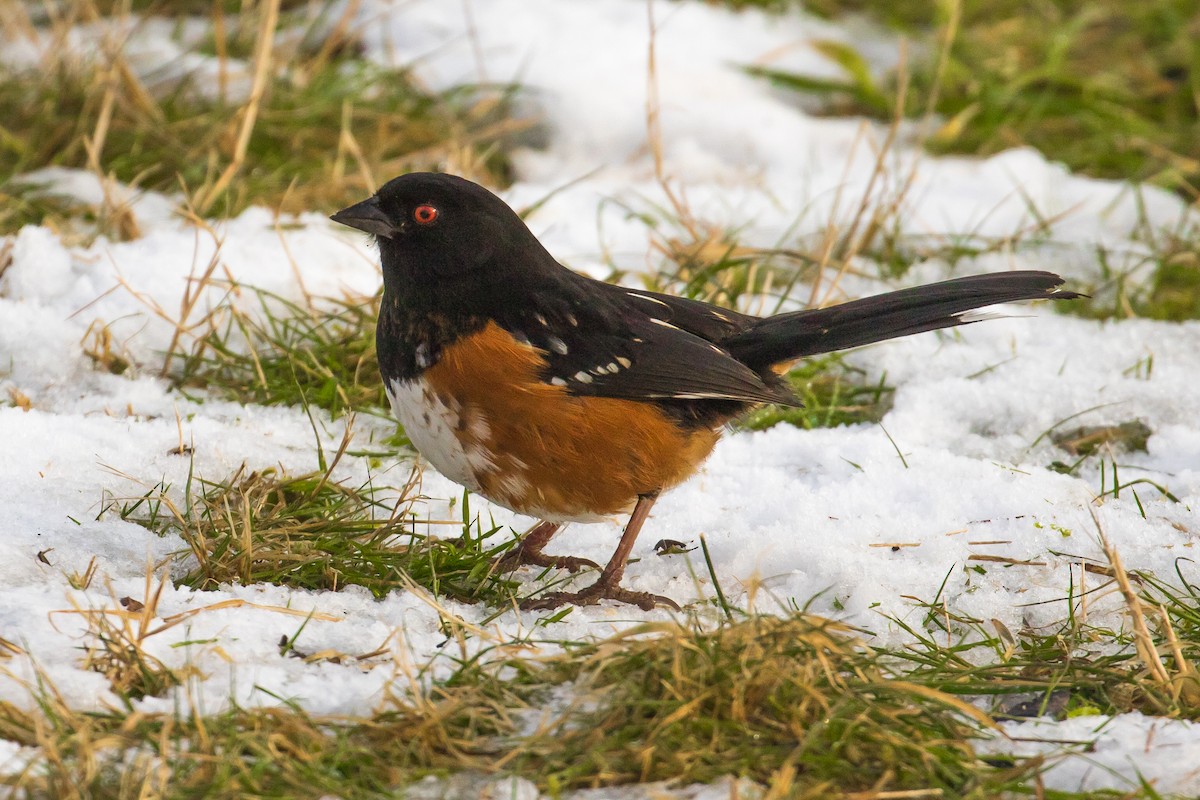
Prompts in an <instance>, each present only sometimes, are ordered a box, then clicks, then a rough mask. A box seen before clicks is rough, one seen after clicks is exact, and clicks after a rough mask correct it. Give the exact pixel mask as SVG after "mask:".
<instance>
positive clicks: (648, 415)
mask: <svg viewBox="0 0 1200 800" xmlns="http://www.w3.org/2000/svg"><path fill="white" fill-rule="evenodd" d="M544 365H545V361H544V358H543V354H542V352H541V351H540V350H539V349H538V348H536V347H533V346H531V345H529V344H528V343H524V342H521V341H518V340H517V339H515V338H514V337H513V336H512V335H511V334H509V333H508V332H506V331H505V330H504V329H502V328H500V327H499V326H497V325H495V324H494V323H493V324H489V325H487V326H486V327H484V328H483V329H482V330H480V331H478V332H476V333H473V334H470V335H468V336H465V337H463V338H461V339H459V340H458V341H456V342H454V343H453V344H450V345H448V346H446V347H445V348H443V350H442V352H441V357H440V358H439V359H438V361H437V363H435V364H433V365H432V366H431V367H429V368H428V369H426V370H424V371H422V372H421V373H420V374H419V375H417V376H416V377H412V378H407V379H387V378H388V376H385V383H386V384H387V390H388V397H389V398H390V400H391V404H392V409H393V411H394V413H395V414H396V417H397V419H399V421H400V423H401V424H402V425H403V426H404V429H405V431H406V433H407V434H408V437H409V439H410V440H411V441H412V443H413V445H414V446H415V447H416V448H417V450H418V451H420V453H421V454H422V455H423V456H424V457H425V458H426V459H427V460H428V461H429V463H430V464H431V465H432V466H433V467H434V468H435V469H437V471H438V472H440V473H442V474H443V475H445V476H446V477H447V478H450V479H451V480H453V481H455V482H457V483H459V484H462V485H463V486H466V487H467V488H468V489H470V490H472V491H474V492H476V493H479V494H481V495H483V496H484V497H486V498H488V499H489V500H491V501H493V502H496V503H498V504H500V505H502V506H505V507H507V508H510V509H512V510H514V511H517V512H519V513H522V514H529V515H531V516H536V517H540V518H542V519H547V520H552V521H595V520H597V519H603V518H605V517H608V516H611V515H615V514H620V513H623V512H626V511H628V510H629V509H631V508H632V507H633V505H634V503H636V501H637V498H638V496H639V495H642V494H647V493H650V492H656V491H661V490H663V489H666V488H669V487H671V486H674V485H675V484H677V483H679V482H681V481H682V480H684V479H685V478H687V477H688V476H689V475H690V474H691V473H692V472H693V471H694V470H695V468H696V467H697V466H698V465H699V463H700V462H701V461H702V460H703V459H704V458H705V457H706V456H707V455H708V453H709V452H710V451H711V450H712V447H713V445H714V444H715V443H716V440H717V436H718V434H717V433H716V432H715V431H713V430H710V429H701V430H684V429H683V428H681V427H679V426H678V425H676V424H675V423H674V422H672V421H671V419H670V418H668V417H666V416H665V415H664V414H663V413H662V411H661V410H660V409H658V408H657V407H656V406H655V405H653V404H652V403H645V402H639V401H633V400H624V399H616V398H606V397H595V396H578V395H573V394H570V393H569V392H568V390H567V389H566V388H565V387H563V386H559V385H553V384H550V383H547V382H546V381H544V380H543V379H542V377H541V371H542V368H543V366H544Z"/></svg>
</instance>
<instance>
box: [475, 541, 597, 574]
mask: <svg viewBox="0 0 1200 800" xmlns="http://www.w3.org/2000/svg"><path fill="white" fill-rule="evenodd" d="M526 564H531V565H533V566H535V567H553V568H554V569H565V570H566V571H567V572H572V573H574V572H579V570H581V569H583V568H584V567H592V568H593V569H600V565H599V564H597V563H596V562H595V561H592V560H591V559H589V558H578V557H576V556H549V555H546V554H545V553H543V552H542V551H541V550H534V549H532V548H530V549H526V548H524V547H521V545H517V546H516V548H514V549H513V550H512V551H511V552H509V553H507V554H505V555H504V556H503V557H502V558H500V559H499V560H498V561H497V562H496V569H497V570H499V571H500V572H512V571H513V570H514V569H517V568H518V567H523V566H525V565H526Z"/></svg>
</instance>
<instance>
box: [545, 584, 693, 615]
mask: <svg viewBox="0 0 1200 800" xmlns="http://www.w3.org/2000/svg"><path fill="white" fill-rule="evenodd" d="M601 600H614V601H616V602H618V603H628V604H629V605H631V606H637V607H638V608H640V609H642V610H643V611H650V610H652V609H653V608H654V607H655V606H666V607H668V608H672V609H674V610H676V611H679V610H680V608H679V604H678V603H676V602H675V601H674V600H672V599H671V598H669V597H663V596H662V595H661V594H650V593H649V592H631V591H630V590H628V589H625V588H623V587H621V586H617V585H611V586H610V585H607V584H606V582H605V581H604V580H599V581H596V582H595V583H593V584H592V585H591V586H588V587H587V588H585V589H580V590H579V591H578V592H547V593H546V594H544V595H542V596H541V597H534V598H531V599H529V600H526V601H525V602H523V603H521V610H523V611H546V610H549V609H552V608H558V607H559V606H563V605H567V604H570V605H575V606H594V605H596V604H597V603H599V602H600V601H601Z"/></svg>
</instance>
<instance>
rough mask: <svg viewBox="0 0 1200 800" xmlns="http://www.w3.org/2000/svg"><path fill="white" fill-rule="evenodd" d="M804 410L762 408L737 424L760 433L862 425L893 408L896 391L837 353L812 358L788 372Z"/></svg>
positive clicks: (878, 417)
mask: <svg viewBox="0 0 1200 800" xmlns="http://www.w3.org/2000/svg"><path fill="white" fill-rule="evenodd" d="M787 377H788V380H789V381H790V382H791V384H792V386H793V388H794V389H795V390H796V396H797V397H799V398H800V399H801V400H802V401H803V402H804V407H803V408H789V407H784V406H763V407H761V408H758V409H755V410H754V411H751V412H750V413H749V414H747V415H746V416H744V417H742V418H741V419H740V420H738V425H739V426H740V427H743V428H747V429H749V430H754V431H761V430H766V429H767V428H771V427H774V426H775V425H778V424H780V423H781V422H782V423H787V424H789V425H795V426H796V427H798V428H804V429H806V430H811V429H813V428H834V427H837V426H839V425H855V424H857V423H860V422H879V421H880V420H881V419H883V415H884V414H886V413H887V412H888V411H889V410H890V409H891V407H892V395H893V394H894V393H895V389H894V388H892V387H891V386H888V385H887V383H886V381H885V376H881V377H880V379H879V380H878V381H877V382H870V381H868V380H866V377H867V375H866V373H865V372H864V371H863V370H862V369H860V368H858V367H854V366H852V365H850V364H847V363H846V361H845V359H844V358H843V357H842V356H841V355H840V354H838V353H832V354H830V355H826V356H821V357H818V358H810V359H806V360H805V361H803V362H801V364H800V365H799V366H798V367H795V368H794V369H792V370H791V372H789V373H788V376H787Z"/></svg>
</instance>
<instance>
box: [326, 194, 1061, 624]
mask: <svg viewBox="0 0 1200 800" xmlns="http://www.w3.org/2000/svg"><path fill="white" fill-rule="evenodd" d="M331 219H332V220H333V221H335V222H338V223H341V224H342V225H347V226H349V227H351V228H355V229H357V230H359V231H363V232H365V233H368V234H370V235H371V236H373V237H374V239H375V241H376V242H377V244H378V247H379V254H380V263H381V266H382V272H383V295H382V301H381V305H380V310H379V319H378V326H377V328H376V344H377V353H378V359H379V370H380V374H381V376H382V379H383V382H384V386H385V389H386V392H387V396H388V399H389V401H390V404H391V407H392V411H393V413H394V415H395V416H396V418H397V419H398V421H399V422H400V423H401V425H403V427H404V430H405V432H406V434H407V435H408V438H409V440H410V441H411V442H412V444H413V445H414V446H415V447H416V449H417V450H418V451H419V452H420V453H421V455H422V456H423V457H424V459H425V460H426V461H428V463H429V464H431V465H432V466H433V467H434V468H435V469H436V470H437V471H438V472H440V473H441V474H442V475H444V476H445V477H447V478H450V479H451V480H453V481H455V482H457V483H459V484H461V485H462V486H464V487H466V488H467V489H468V490H470V491H471V492H473V493H476V494H479V495H482V496H483V497H485V498H486V499H488V500H489V501H491V502H492V503H496V504H498V505H501V506H504V507H505V508H508V509H511V510H512V511H515V512H517V513H518V514H523V515H528V516H531V517H534V518H536V519H538V520H539V522H538V523H537V524H536V525H534V526H533V527H532V528H530V529H529V530H528V531H527V532H526V533H525V534H524V535H523V536H521V537H520V540H519V542H518V543H517V544H516V545H515V546H514V547H513V549H512V550H510V551H509V552H508V553H507V555H505V556H504V557H503V559H502V560H501V563H500V566H502V567H503V568H504V569H505V570H511V569H515V568H517V567H520V566H522V565H535V566H541V567H553V568H559V569H566V570H569V571H571V572H576V571H578V570H580V569H582V568H584V567H593V568H596V569H599V565H598V564H595V563H594V562H592V561H590V560H587V559H583V558H578V557H574V556H553V555H549V554H547V553H545V552H544V551H543V548H544V547H545V546H546V544H547V543H548V542H549V541H550V539H551V537H553V536H554V534H555V533H556V532H558V531H559V530H560V529H561V527H562V526H563V525H564V524H566V523H569V522H596V521H601V520H605V519H611V518H612V517H613V516H615V515H625V514H628V515H629V516H628V522H627V524H626V525H625V528H624V531H623V533H622V535H621V538H620V540H619V543H618V544H617V547H616V550H615V551H614V553H613V555H612V557H611V558H610V559H609V561H608V563H607V564H606V565H605V566H604V567H603V569H601V570H600V574H599V576H598V577H597V578H596V580H595V581H594V582H593V583H591V584H590V585H588V586H586V587H584V588H582V589H579V590H578V591H573V592H565V591H555V592H546V593H544V594H543V595H542V596H540V597H533V598H531V599H527V600H525V601H524V603H522V608H526V609H550V608H556V607H558V606H561V605H564V604H573V605H578V606H586V605H594V604H596V603H599V602H600V601H603V600H608V601H614V602H617V603H626V604H631V605H634V606H637V607H639V608H642V609H645V610H650V609H652V608H654V607H656V606H666V607H670V608H674V609H678V608H679V606H678V604H676V603H675V602H674V601H673V600H671V599H670V598H668V597H664V596H662V595H656V594H652V593H649V592H640V591H633V590H630V589H628V588H626V587H624V586H623V585H622V583H621V580H622V577H623V576H624V572H625V565H626V562H627V560H628V559H629V556H630V554H631V553H632V551H633V547H634V543H635V541H636V540H637V537H638V534H639V532H640V531H641V529H642V527H643V525H644V523H645V522H646V519H647V517H648V515H649V513H650V509H651V507H652V506H653V505H654V502H655V500H656V499H657V498H658V497H659V496H660V495H661V494H662V493H663V492H664V491H667V490H668V489H671V488H673V487H675V486H677V485H679V484H680V483H682V482H683V481H684V480H686V479H687V478H688V477H689V476H691V475H692V474H693V473H694V472H695V471H696V470H697V469H698V468H699V466H700V464H701V463H702V462H703V461H704V460H705V458H707V457H708V455H709V454H710V453H711V452H712V450H713V447H714V446H715V445H716V443H717V441H718V439H719V438H720V436H721V434H722V432H723V430H724V429H725V428H726V427H727V426H728V423H730V422H731V421H733V420H734V419H736V418H737V417H738V416H739V415H742V414H744V413H746V412H747V411H749V410H751V409H753V408H755V407H757V406H760V405H763V404H767V403H777V404H782V405H789V406H799V405H801V403H800V401H799V399H798V398H797V397H796V395H795V394H794V393H793V391H792V390H791V388H789V385H788V382H787V380H786V377H785V375H786V372H787V370H788V368H789V367H790V365H791V364H793V363H794V362H795V361H797V360H798V359H802V358H805V357H807V356H813V355H818V354H822V353H829V352H834V351H838V350H843V349H846V348H851V347H858V346H860V345H866V344H870V343H873V342H879V341H882V340H885V339H893V338H896V337H899V336H907V335H909V334H914V333H920V332H923V331H931V330H937V329H940V328H949V327H953V326H957V325H963V324H967V323H970V322H974V321H977V319H978V318H979V317H978V315H972V314H971V312H973V311H974V310H975V309H978V308H981V307H984V306H990V305H994V304H997V303H1009V302H1014V301H1021V300H1039V299H1054V300H1067V299H1071V298H1075V297H1079V296H1081V295H1079V294H1077V293H1076V292H1072V291H1068V290H1065V289H1062V288H1060V287H1061V286H1062V285H1063V283H1064V280H1063V279H1062V278H1061V277H1059V276H1058V275H1056V274H1054V273H1051V272H1042V271H1032V270H1026V271H1011V272H1003V273H995V274H984V275H972V276H967V277H960V278H954V279H951V280H946V281H941V282H939V283H932V284H928V285H924V286H917V287H915V288H908V289H901V290H898V291H893V292H888V293H885V294H881V295H876V296H872V297H866V298H864V299H859V300H853V301H850V302H846V303H842V304H840V305H834V306H829V307H826V308H814V309H807V310H799V311H789V312H786V313H781V314H776V315H774V316H768V317H757V316H753V315H750V314H745V313H741V312H738V311H734V310H731V309H728V308H723V307H718V306H714V305H710V304H708V303H705V302H702V301H699V300H693V299H688V298H683V297H678V296H674V295H670V294H664V293H659V292H654V291H647V290H644V289H640V288H630V287H627V286H622V285H619V284H614V283H608V282H604V281H599V280H595V279H593V278H589V277H587V276H584V275H581V274H579V273H577V272H574V271H572V270H571V269H568V268H567V267H565V266H563V265H561V264H560V263H559V262H558V261H557V260H556V259H555V258H554V256H552V255H551V254H550V252H549V251H547V250H546V248H545V247H544V246H543V245H542V243H541V242H540V241H539V240H538V238H537V237H536V235H535V234H534V233H533V232H532V231H531V230H530V229H529V228H528V226H526V224H525V222H524V221H523V220H522V219H521V217H520V216H519V215H518V214H517V213H516V212H515V211H514V210H513V209H512V208H511V207H510V206H509V205H508V204H507V203H505V202H504V200H502V199H501V198H500V197H498V196H497V195H496V194H494V193H492V192H491V191H489V190H488V189H486V188H484V187H483V186H480V185H479V184H476V183H474V182H472V181H469V180H467V179H465V178H461V177H458V176H455V175H450V174H445V173H434V172H412V173H408V174H404V175H401V176H399V177H397V178H394V179H392V180H391V181H389V182H388V183H386V184H385V185H383V186H382V187H381V188H380V189H379V190H378V191H377V192H376V193H375V194H373V195H372V196H370V197H368V198H367V199H365V200H363V201H361V202H359V203H356V204H354V205H351V206H349V207H347V208H344V209H342V210H341V211H338V212H337V213H336V214H333V215H332V217H331Z"/></svg>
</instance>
